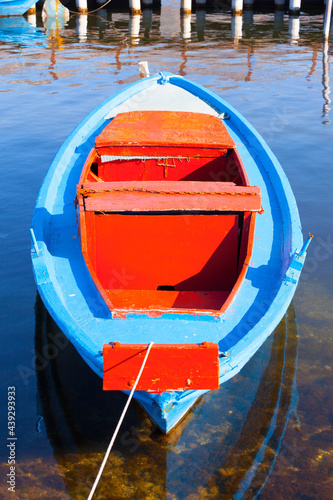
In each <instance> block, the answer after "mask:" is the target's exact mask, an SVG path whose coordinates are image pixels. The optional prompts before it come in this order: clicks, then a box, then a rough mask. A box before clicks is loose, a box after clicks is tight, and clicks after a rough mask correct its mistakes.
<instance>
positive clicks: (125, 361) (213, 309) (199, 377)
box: [32, 73, 310, 432]
mask: <svg viewBox="0 0 333 500" xmlns="http://www.w3.org/2000/svg"><path fill="white" fill-rule="evenodd" d="M73 199H74V203H73ZM32 239H33V248H32V260H33V267H34V272H35V278H36V282H37V286H38V290H39V292H40V294H41V297H42V299H43V301H44V303H45V305H46V307H47V308H48V310H49V312H50V313H51V315H52V316H53V318H54V319H55V321H56V322H57V323H58V325H59V326H60V328H61V329H62V330H63V332H64V333H65V335H66V336H67V337H68V338H69V340H70V341H71V342H72V343H73V345H74V347H75V348H76V349H77V350H78V352H79V353H80V355H81V356H82V358H83V359H84V360H85V361H86V362H87V363H88V365H89V366H90V367H91V368H92V369H93V370H94V371H95V372H96V373H97V374H98V375H100V376H101V377H102V378H103V387H104V388H105V389H106V390H122V391H129V390H130V389H131V388H132V387H133V385H134V383H135V380H136V377H137V375H138V372H139V370H140V366H141V364H142V361H143V358H144V356H145V354H146V350H147V345H148V343H150V342H154V345H153V347H152V349H151V352H150V354H149V358H148V361H147V364H146V366H145V369H144V371H143V373H142V376H141V378H140V381H139V383H138V386H137V387H136V389H137V390H136V391H135V393H134V397H135V398H136V399H137V401H138V402H139V403H140V404H141V405H142V406H143V407H144V408H145V410H146V411H147V413H148V415H149V416H150V417H151V418H152V420H153V421H154V422H155V423H156V424H157V425H158V427H159V428H160V429H161V430H162V431H164V432H168V431H170V429H172V428H173V427H174V426H175V425H176V424H177V423H178V422H179V421H180V420H181V418H182V417H183V416H184V415H185V413H186V412H187V411H188V410H189V409H190V408H191V406H192V405H193V404H194V403H195V401H196V400H197V399H198V397H199V396H200V395H202V394H203V393H205V392H206V391H208V390H212V389H217V388H218V387H219V384H221V383H223V382H224V381H226V380H228V379H229V378H230V377H232V376H233V375H235V374H236V373H238V372H239V370H240V369H241V368H242V366H244V364H245V363H246V362H247V361H248V360H249V359H250V358H251V357H252V355H253V354H254V353H255V352H256V351H257V349H258V348H259V347H260V345H261V344H262V343H263V342H264V341H265V339H266V338H267V337H268V335H269V334H270V333H271V332H272V331H273V330H274V328H275V327H276V326H277V325H278V323H279V322H280V320H281V318H282V317H283V315H284V314H285V312H286V310H287V307H288V306H289V304H290V302H291V299H292V297H293V295H294V292H295V289H296V285H297V282H298V279H299V275H300V272H301V269H302V266H303V263H304V258H305V255H306V248H307V246H308V244H309V241H310V240H309V239H308V240H307V241H306V242H305V244H304V245H303V246H302V244H303V238H302V233H301V226H300V221H299V215H298V211H297V206H296V203H295V199H294V196H293V194H292V192H291V188H290V186H289V183H288V181H287V179H286V176H285V174H284V172H283V170H282V168H281V166H280V165H279V163H278V161H277V160H276V158H275V157H274V155H273V154H272V152H271V151H270V150H269V148H268V146H267V145H266V144H265V143H264V141H263V140H262V138H261V137H260V136H259V135H258V133H257V132H256V131H255V130H254V129H253V128H252V127H251V126H250V125H249V124H248V123H247V121H246V120H245V119H244V118H243V117H241V116H240V115H239V114H238V113H237V112H236V111H235V110H234V109H233V108H231V107H230V106H229V105H228V104H227V103H226V102H225V101H223V100H222V99H220V98H219V97H218V96H216V95H215V94H213V93H212V92H210V91H208V90H206V89H204V88H203V87H201V86H199V85H197V84H195V83H192V82H190V81H188V80H186V79H184V78H182V77H178V76H175V75H172V74H168V73H167V74H162V73H160V74H158V75H155V76H153V77H150V78H145V79H142V80H140V81H138V82H136V83H135V84H133V85H131V86H129V87H127V88H126V89H124V90H123V91H121V92H119V93H118V94H116V95H115V96H114V97H112V98H111V99H109V100H108V101H106V102H105V103H104V104H102V105H101V106H99V107H98V108H97V109H96V110H95V111H94V112H93V113H91V114H90V115H89V116H88V117H87V118H86V119H85V120H84V121H83V122H82V123H81V124H80V125H79V126H78V127H77V129H76V130H75V131H74V132H73V133H72V134H71V135H70V136H69V137H68V139H67V140H66V141H65V143H64V144H63V146H62V148H61V149H60V151H59V152H58V154H57V156H56V157H55V159H54V161H53V163H52V165H51V167H50V170H49V172H48V174H47V176H46V178H45V180H44V183H43V185H42V188H41V191H40V194H39V197H38V201H37V204H36V208H35V213H34V220H33V228H32Z"/></svg>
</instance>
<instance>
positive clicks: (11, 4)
mask: <svg viewBox="0 0 333 500" xmlns="http://www.w3.org/2000/svg"><path fill="white" fill-rule="evenodd" d="M35 3H36V0H0V17H1V16H23V14H25V12H27V11H28V10H29V9H30V7H32V6H33V5H34V4H35Z"/></svg>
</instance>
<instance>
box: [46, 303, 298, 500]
mask: <svg viewBox="0 0 333 500" xmlns="http://www.w3.org/2000/svg"><path fill="white" fill-rule="evenodd" d="M297 346H298V337H297V327H296V318H295V311H294V308H293V305H291V306H290V308H289V310H288V313H287V315H286V316H285V318H284V319H283V320H282V322H281V324H280V325H279V327H278V328H277V329H276V330H275V332H274V333H273V334H272V336H271V337H270V338H269V339H268V340H267V341H266V343H265V344H264V345H263V347H262V348H261V349H260V350H259V351H258V353H257V354H256V355H255V356H254V357H253V358H252V360H251V361H250V362H249V363H248V364H247V365H246V367H245V368H244V369H243V370H242V372H241V373H240V374H239V375H237V376H236V377H234V378H233V379H232V380H230V381H229V382H227V383H225V384H224V385H223V386H222V387H221V388H220V390H219V391H214V392H211V393H208V394H206V395H205V396H203V397H202V398H201V399H200V400H199V401H198V402H197V404H196V405H195V406H194V408H193V409H192V411H191V412H190V413H189V414H188V415H187V417H186V418H185V419H184V420H183V421H182V422H181V423H180V425H179V426H178V427H177V428H176V429H175V430H173V431H172V432H171V433H170V435H167V436H165V435H163V434H161V433H160V431H158V430H157V429H156V428H155V427H154V425H153V424H152V423H151V422H150V420H149V419H148V417H147V416H146V414H145V413H144V411H143V410H142V409H141V408H140V406H139V405H138V404H137V403H136V402H135V401H133V402H132V403H131V405H130V408H129V410H128V412H127V414H126V417H125V420H124V422H123V425H122V427H121V429H120V432H119V435H118V438H117V440H116V443H115V445H114V448H113V451H112V453H111V455H110V457H109V460H108V464H107V466H106V468H105V470H104V473H103V476H102V478H101V481H100V485H99V487H98V489H97V492H96V496H95V498H103V499H120V498H121V499H127V498H135V499H141V498H142V499H164V498H168V499H183V498H184V499H185V498H192V496H190V495H194V496H193V498H201V497H204V498H211V499H215V498H216V499H221V498H225V499H230V498H252V497H254V496H255V495H256V494H258V493H259V492H260V490H261V489H262V487H263V486H264V484H265V481H266V480H267V478H268V477H269V474H270V472H271V470H272V468H273V467H274V462H275V458H276V456H277V454H278V452H279V450H280V448H281V443H282V439H283V435H284V432H285V429H286V425H287V423H288V421H289V420H290V417H292V418H295V413H294V412H295V410H296V402H297V398H296V395H297V393H296V382H295V377H296V363H297ZM36 372H37V377H38V391H39V408H38V411H39V413H40V414H41V416H42V417H43V420H44V422H45V427H46V431H47V435H48V438H49V441H50V443H51V445H52V447H53V450H54V455H55V457H56V459H57V461H58V464H59V470H60V473H61V475H62V477H63V479H64V482H65V485H66V488H67V491H68V494H69V495H70V497H71V498H77V499H81V498H87V496H88V494H89V491H90V488H91V487H92V484H93V481H94V479H95V476H96V475H97V472H98V469H99V466H100V464H101V462H102V459H103V456H104V452H105V451H106V448H107V446H108V443H109V440H110V438H111V435H112V433H113V431H114V429H115V427H116V425H117V423H118V419H119V417H120V414H121V412H122V409H123V407H124V405H125V402H126V398H127V396H125V395H124V394H122V393H120V392H103V391H102V383H101V380H100V379H99V377H97V376H96V375H95V374H94V373H93V372H92V371H91V370H90V369H89V367H88V366H87V365H86V364H85V363H84V362H83V361H82V360H81V358H80V357H79V355H78V354H77V352H76V350H75V349H74V348H73V347H72V345H71V344H70V343H69V342H68V340H67V339H66V337H65V336H63V334H62V333H61V331H60V330H59V329H58V327H57V326H56V324H55V323H54V322H53V320H52V319H51V317H50V316H49V315H48V313H47V312H46V309H45V308H44V306H43V304H42V302H41V300H40V298H39V297H38V298H37V301H36Z"/></svg>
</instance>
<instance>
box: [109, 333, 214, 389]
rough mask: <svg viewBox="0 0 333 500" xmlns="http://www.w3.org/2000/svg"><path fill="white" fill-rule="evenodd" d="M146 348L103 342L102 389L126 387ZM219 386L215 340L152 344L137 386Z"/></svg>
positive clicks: (156, 387) (193, 387)
mask: <svg viewBox="0 0 333 500" xmlns="http://www.w3.org/2000/svg"><path fill="white" fill-rule="evenodd" d="M146 350H147V346H146V345H142V344H121V343H120V342H113V343H111V344H104V346H103V371H104V377H103V389H104V390H130V389H131V388H132V387H133V385H134V383H135V380H136V378H137V375H138V373H139V370H140V368H141V365H142V362H143V359H144V357H145V354H146ZM218 388H219V359H218V344H215V343H213V342H203V343H202V344H154V345H153V346H152V348H151V351H150V353H149V357H148V359H147V363H146V365H145V367H144V370H143V372H142V375H141V378H140V380H139V383H138V386H137V388H136V389H137V390H139V391H148V392H153V393H162V392H167V391H173V390H179V391H186V390H205V389H210V390H213V389H218Z"/></svg>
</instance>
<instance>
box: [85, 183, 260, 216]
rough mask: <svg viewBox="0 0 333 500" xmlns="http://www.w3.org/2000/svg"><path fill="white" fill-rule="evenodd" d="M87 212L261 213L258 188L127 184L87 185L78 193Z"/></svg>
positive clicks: (221, 184) (223, 185) (208, 184)
mask: <svg viewBox="0 0 333 500" xmlns="http://www.w3.org/2000/svg"><path fill="white" fill-rule="evenodd" d="M77 194H78V196H83V198H84V206H85V210H86V211H87V212H92V211H93V212H98V211H99V212H114V211H117V212H123V211H126V212H151V211H177V210H178V211H179V210H184V211H187V212H188V211H195V210H198V211H216V210H217V211H228V212H251V211H256V212H258V211H259V210H260V209H261V198H260V189H259V188H258V186H253V187H252V186H235V185H233V183H228V182H193V181H187V182H185V181H139V182H137V181H123V182H104V183H98V184H97V183H91V182H90V183H85V184H82V188H81V189H79V190H78V193H77Z"/></svg>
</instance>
